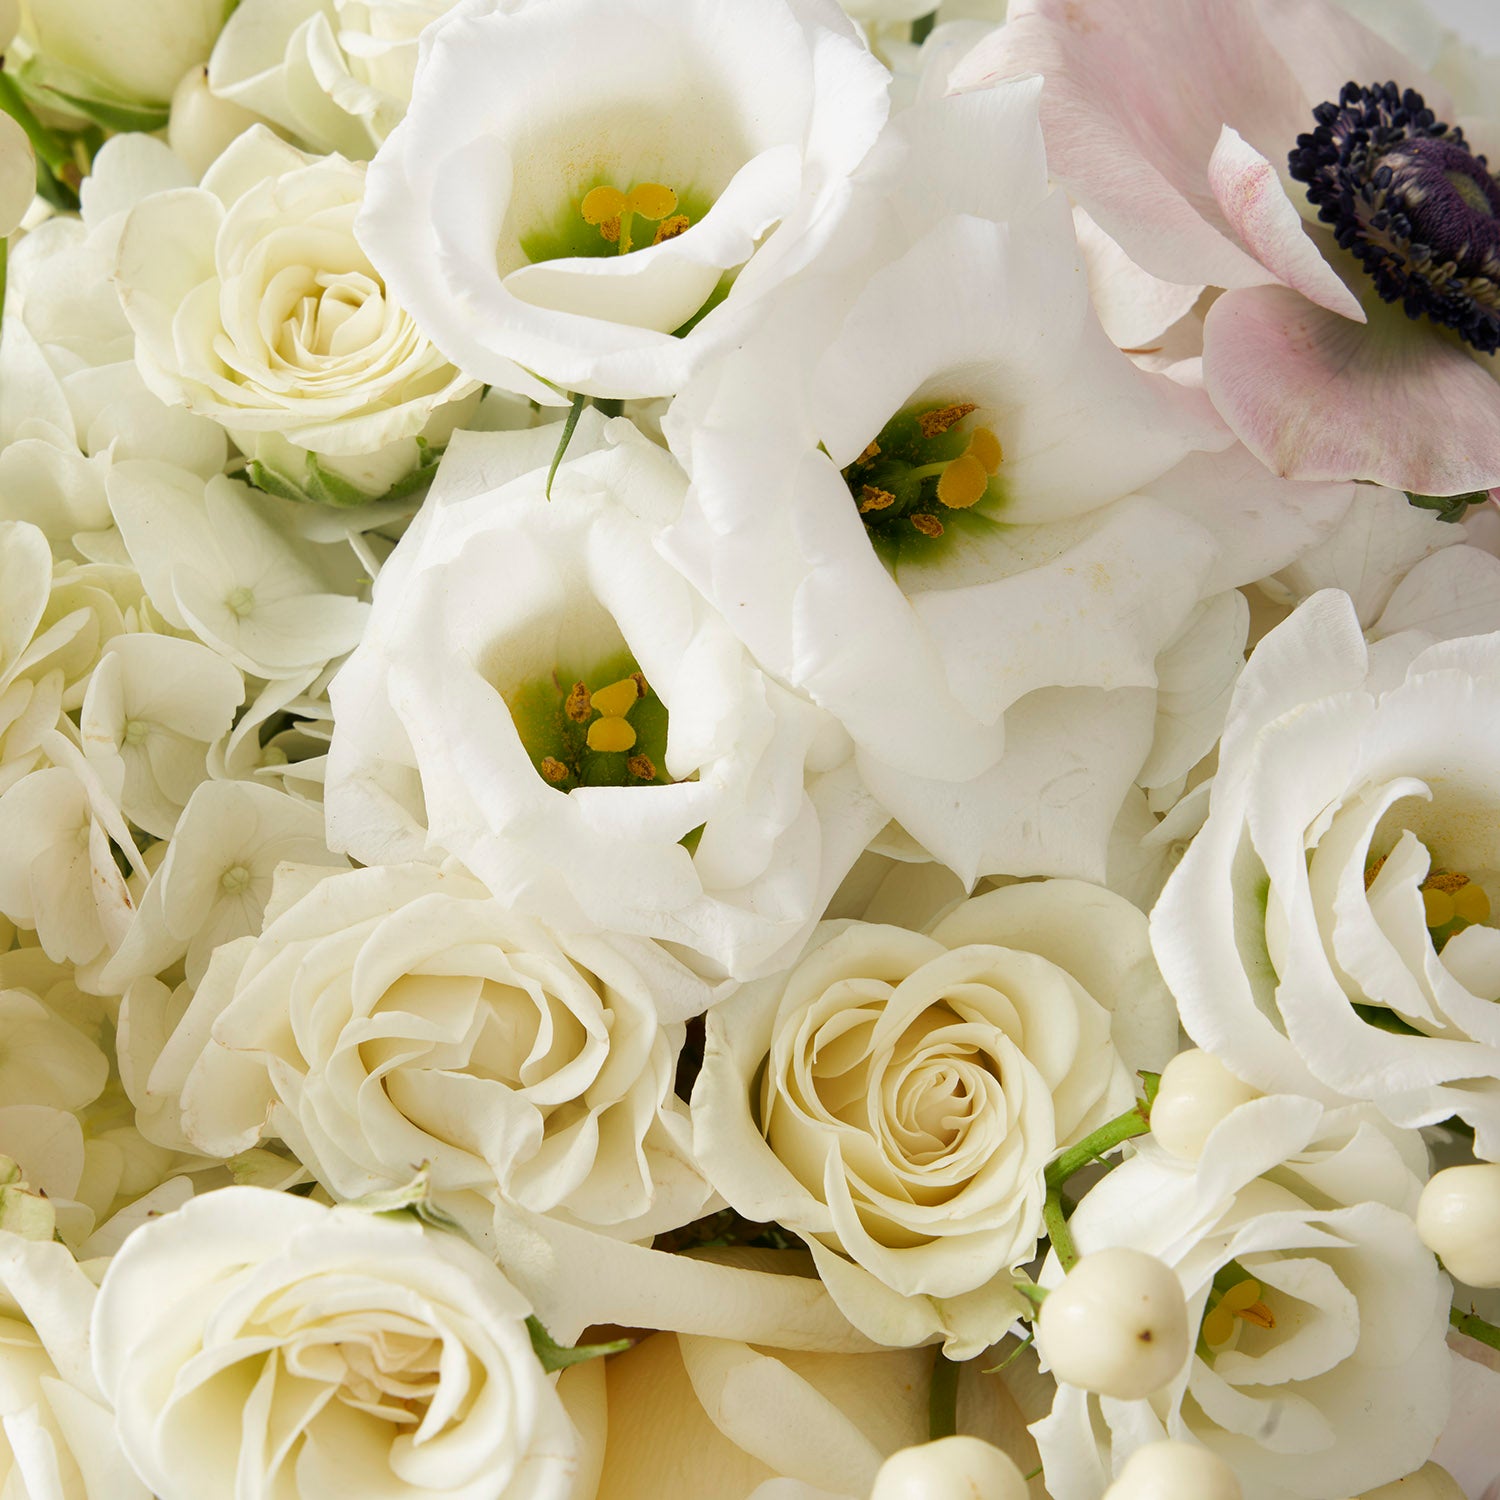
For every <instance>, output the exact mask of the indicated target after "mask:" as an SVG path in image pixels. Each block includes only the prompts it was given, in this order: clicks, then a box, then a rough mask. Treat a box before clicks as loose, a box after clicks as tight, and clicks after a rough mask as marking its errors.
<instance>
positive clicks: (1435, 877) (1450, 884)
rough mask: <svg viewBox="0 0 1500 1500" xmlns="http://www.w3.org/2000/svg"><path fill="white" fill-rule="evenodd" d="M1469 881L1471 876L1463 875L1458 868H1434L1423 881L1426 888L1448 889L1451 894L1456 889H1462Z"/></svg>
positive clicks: (1434, 889)
mask: <svg viewBox="0 0 1500 1500" xmlns="http://www.w3.org/2000/svg"><path fill="white" fill-rule="evenodd" d="M1468 883H1469V877H1468V876H1467V875H1461V874H1460V873H1459V872H1458V871H1457V870H1434V871H1433V872H1432V874H1430V875H1429V876H1428V877H1427V879H1426V880H1424V881H1423V882H1422V886H1423V889H1425V890H1430V891H1446V892H1447V893H1448V894H1449V895H1450V896H1451V895H1453V894H1454V893H1455V892H1456V891H1461V890H1462V889H1463V888H1464V887H1465V886H1466V885H1468Z"/></svg>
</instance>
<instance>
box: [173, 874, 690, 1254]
mask: <svg viewBox="0 0 1500 1500" xmlns="http://www.w3.org/2000/svg"><path fill="white" fill-rule="evenodd" d="M319 873H321V872H319ZM278 904H279V905H281V908H282V909H281V910H280V911H279V913H278V915H277V916H276V917H275V919H274V920H273V921H272V922H271V923H270V924H269V925H268V926H267V927H266V929H265V931H264V933H263V934H262V935H261V936H260V937H259V938H256V939H249V940H246V941H244V942H241V943H236V944H234V945H233V946H232V947H228V948H220V949H219V950H218V952H217V953H216V955H215V957H214V959H213V961H212V963H211V964H210V966H209V971H208V973H207V975H206V976H205V978H204V980H203V982H202V984H201V985H200V986H199V988H198V992H197V995H196V996H195V998H194V1001H193V1004H192V1007H191V1008H190V1009H189V1010H188V1012H187V1014H186V1016H185V1017H184V1018H183V1020H182V1022H181V1023H180V1024H179V1025H178V1027H177V1029H176V1031H175V1032H174V1034H173V1037H172V1040H171V1044H170V1046H169V1047H168V1048H167V1049H166V1051H165V1053H164V1054H163V1057H162V1060H161V1063H160V1064H159V1066H158V1067H157V1069H155V1070H154V1071H153V1073H152V1074H151V1076H150V1080H149V1082H148V1085H147V1089H148V1092H150V1093H162V1092H171V1091H173V1089H174V1088H180V1090H181V1097H182V1112H183V1130H184V1133H185V1134H186V1136H187V1137H188V1139H189V1140H190V1141H192V1142H193V1143H194V1144H195V1145H197V1146H198V1147H199V1148H200V1149H202V1150H205V1151H208V1152H210V1153H212V1154H214V1155H217V1156H223V1157H228V1156H232V1155H235V1154H237V1153H238V1152H241V1151H244V1150H246V1149H248V1148H249V1147H250V1146H252V1145H253V1144H254V1143H255V1142H256V1141H257V1140H258V1139H259V1138H260V1137H261V1135H262V1134H263V1133H264V1134H269V1135H274V1136H279V1137H280V1138H281V1139H282V1140H284V1141H286V1142H287V1143H288V1144H289V1145H290V1146H291V1147H292V1149H293V1150H294V1151H295V1152H296V1154H297V1156H298V1158H299V1159H300V1160H302V1161H303V1162H305V1163H306V1164H307V1165H308V1166H309V1167H311V1168H312V1170H313V1171H314V1172H315V1173H316V1174H317V1175H318V1177H319V1178H320V1179H321V1180H322V1181H323V1183H324V1184H325V1185H326V1186H327V1187H328V1188H329V1190H330V1191H331V1192H333V1193H334V1194H336V1195H337V1196H338V1197H341V1198H357V1197H361V1196H363V1195H365V1194H368V1193H372V1192H376V1191H379V1190H381V1189H383V1188H395V1187H400V1186H402V1185H403V1184H405V1183H406V1182H408V1181H409V1180H410V1178H411V1176H412V1170H413V1165H414V1164H415V1163H422V1162H425V1163H427V1164H428V1168H429V1172H430V1182H431V1189H432V1194H433V1198H434V1201H435V1202H436V1203H437V1204H438V1205H439V1206H440V1207H442V1208H445V1209H446V1210H447V1211H449V1212H450V1213H452V1214H454V1215H455V1216H456V1217H458V1218H459V1219H460V1220H461V1221H462V1222H464V1223H465V1224H466V1225H471V1226H472V1225H474V1224H476V1223H478V1224H479V1225H480V1226H481V1227H484V1226H486V1225H487V1221H488V1219H489V1218H490V1216H491V1215H492V1213H493V1205H494V1204H495V1203H496V1202H497V1201H498V1200H499V1199H500V1198H501V1197H507V1198H512V1199H514V1200H516V1201H517V1202H520V1203H523V1204H525V1205H527V1206H528V1207H530V1208H532V1209H534V1210H536V1211H538V1212H542V1213H551V1212H556V1213H559V1214H562V1215H563V1216H565V1217H567V1218H569V1219H570V1220H574V1221H577V1222H582V1223H587V1224H592V1225H595V1226H597V1227H600V1228H602V1229H604V1230H605V1231H606V1232H608V1233H614V1234H620V1235H623V1236H625V1237H627V1238H632V1239H638V1238H641V1237H643V1236H651V1235H654V1234H657V1233H660V1232H661V1231H663V1230H667V1229H675V1228H677V1227H678V1226H679V1225H682V1224H685V1223H687V1222H688V1221H689V1220H691V1219H694V1218H696V1217H698V1216H699V1215H700V1214H701V1213H702V1212H704V1211H705V1208H706V1206H707V1204H708V1200H709V1197H710V1193H709V1189H708V1188H707V1186H706V1185H705V1184H704V1182H703V1180H702V1178H701V1176H700V1175H699V1174H698V1173H697V1171H696V1170H695V1169H694V1168H693V1166H692V1151H691V1128H690V1125H689V1121H688V1114H687V1108H686V1106H685V1105H683V1104H682V1103H680V1102H679V1101H678V1099H677V1098H676V1096H675V1094H674V1093H673V1079H674V1076H675V1070H676V1063H677V1056H678V1053H679V1051H680V1050H681V1047H682V1041H683V1027H682V1026H681V1025H675V1026H670V1027H663V1026H662V1025H661V1024H660V1022H659V1021H658V1020H657V1016H656V1008H655V1004H654V1002H653V997H652V986H651V983H650V979H649V977H648V976H649V971H646V972H645V973H643V972H642V971H641V970H639V969H637V968H636V967H635V966H634V965H633V964H632V963H631V960H630V955H629V951H628V949H627V950H626V951H625V952H623V953H622V952H621V950H620V948H619V947H618V946H615V945H612V944H610V943H608V942H607V941H605V940H603V939H598V938H593V939H589V938H571V937H566V936H563V935H560V934H553V933H550V932H548V931H547V930H546V929H545V928H543V927H542V926H541V925H540V924H539V923H537V922H535V921H533V920H531V919H529V918H525V917H520V916H517V915H515V914H514V913H512V912H509V911H507V910H506V908H505V907H504V906H502V905H501V904H500V903H499V902H497V901H495V900H494V899H493V898H491V897H490V895H489V893H488V892H487V891H486V890H485V889H484V887H483V886H481V885H479V883H478V882H477V881H475V880H473V879H471V878H470V877H468V876H465V875H463V874H458V873H454V874H443V873H440V872H439V871H437V870H435V869H433V868H432V867H431V866H425V865H409V866H384V867H377V868H375V869H370V870H359V871H355V872H352V873H350V874H346V875H337V876H334V877H332V878H330V879H325V880H321V881H319V883H318V884H316V885H315V886H313V888H312V889H311V890H310V891H308V892H307V893H306V894H305V895H304V896H302V898H301V899H300V900H293V901H292V904H291V905H289V906H287V905H285V903H284V902H281V903H278ZM639 946H640V947H641V948H643V949H646V948H649V945H646V944H641V945H639ZM377 1038H378V1040H377ZM184 1080H185V1081H184Z"/></svg>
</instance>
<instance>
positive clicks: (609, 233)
mask: <svg viewBox="0 0 1500 1500" xmlns="http://www.w3.org/2000/svg"><path fill="white" fill-rule="evenodd" d="M599 233H600V235H601V236H602V237H603V239H604V240H605V242H606V243H608V244H611V245H618V244H619V243H620V221H619V219H618V218H614V219H606V220H605V221H604V222H603V223H602V224H601V225H600V226H599Z"/></svg>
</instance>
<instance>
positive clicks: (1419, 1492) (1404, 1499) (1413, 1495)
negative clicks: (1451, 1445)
mask: <svg viewBox="0 0 1500 1500" xmlns="http://www.w3.org/2000/svg"><path fill="white" fill-rule="evenodd" d="M1356 1500H1464V1492H1463V1490H1462V1489H1461V1488H1460V1487H1459V1483H1458V1481H1457V1480H1456V1479H1455V1478H1454V1477H1453V1476H1452V1475H1451V1474H1450V1473H1449V1472H1448V1471H1447V1470H1446V1469H1445V1468H1443V1467H1442V1465H1441V1464H1423V1465H1422V1467H1421V1468H1420V1469H1418V1470H1417V1472H1416V1473H1415V1474H1408V1475H1407V1476H1406V1478H1405V1479H1394V1480H1392V1481H1391V1483H1390V1484H1383V1485H1381V1486H1380V1488H1379V1489H1378V1490H1366V1491H1365V1492H1364V1494H1363V1495H1360V1496H1358V1497H1356Z"/></svg>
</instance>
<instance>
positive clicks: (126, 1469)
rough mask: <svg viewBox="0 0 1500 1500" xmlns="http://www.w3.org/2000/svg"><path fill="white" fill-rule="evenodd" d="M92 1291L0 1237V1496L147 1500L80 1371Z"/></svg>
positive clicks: (87, 1374) (67, 1259) (32, 1244)
mask: <svg viewBox="0 0 1500 1500" xmlns="http://www.w3.org/2000/svg"><path fill="white" fill-rule="evenodd" d="M94 1302H95V1291H94V1285H93V1283H92V1282H91V1281H90V1280H89V1278H88V1277H87V1276H86V1275H85V1274H84V1272H83V1271H82V1270H81V1269H80V1268H79V1266H78V1265H77V1264H76V1262H75V1261H74V1259H73V1257H72V1255H71V1253H70V1252H69V1251H68V1250H67V1249H65V1248H64V1247H63V1246H62V1245H58V1244H53V1243H51V1242H50V1241H34V1240H27V1239H22V1238H21V1237H20V1236H19V1235H15V1234H8V1233H0V1329H3V1337H0V1391H3V1396H0V1491H3V1492H4V1494H5V1495H6V1497H7V1500H149V1496H148V1493H147V1489H146V1486H145V1485H144V1484H142V1483H141V1481H140V1480H139V1479H138V1478H137V1477H136V1476H135V1474H134V1473H132V1472H131V1469H130V1466H129V1464H127V1463H126V1461H125V1457H124V1454H123V1453H121V1451H120V1442H119V1439H118V1438H117V1437H116V1435H115V1430H114V1422H113V1419H112V1416H111V1413H110V1410H109V1408H108V1407H107V1406H106V1405H105V1403H104V1401H103V1400H102V1399H101V1396H100V1392H99V1387H98V1385H97V1384H96V1382H95V1379H94V1373H93V1371H92V1370H91V1369H90V1368H89V1318H90V1315H91V1313H92V1311H93V1308H94Z"/></svg>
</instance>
